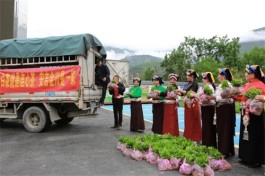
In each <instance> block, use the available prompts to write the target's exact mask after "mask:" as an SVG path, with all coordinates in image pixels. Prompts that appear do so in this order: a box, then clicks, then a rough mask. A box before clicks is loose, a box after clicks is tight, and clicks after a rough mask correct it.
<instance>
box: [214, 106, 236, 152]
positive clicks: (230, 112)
mask: <svg viewBox="0 0 265 176" xmlns="http://www.w3.org/2000/svg"><path fill="white" fill-rule="evenodd" d="M235 115H236V112H235V106H234V105H233V104H224V105H219V106H217V107H216V118H217V119H216V125H217V136H218V137H217V138H218V142H217V143H218V146H217V148H218V150H219V151H220V152H221V153H222V154H223V155H234V154H235V148H234V131H235V129H234V128H235V123H234V120H235Z"/></svg>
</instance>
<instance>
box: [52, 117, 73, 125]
mask: <svg viewBox="0 0 265 176" xmlns="http://www.w3.org/2000/svg"><path fill="white" fill-rule="evenodd" d="M73 119H74V118H73V117H72V118H62V119H60V120H56V121H54V122H55V123H56V124H57V125H59V126H62V125H67V124H68V123H70V122H72V120H73Z"/></svg>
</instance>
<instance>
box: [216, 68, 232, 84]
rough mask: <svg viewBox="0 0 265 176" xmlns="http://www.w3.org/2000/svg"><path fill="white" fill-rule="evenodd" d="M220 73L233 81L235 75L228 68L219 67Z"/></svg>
mask: <svg viewBox="0 0 265 176" xmlns="http://www.w3.org/2000/svg"><path fill="white" fill-rule="evenodd" d="M218 73H219V74H220V75H224V76H225V78H226V79H227V80H228V81H229V82H231V81H232V80H233V75H232V73H231V71H230V70H229V69H228V68H219V69H218Z"/></svg>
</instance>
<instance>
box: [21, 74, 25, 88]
mask: <svg viewBox="0 0 265 176" xmlns="http://www.w3.org/2000/svg"><path fill="white" fill-rule="evenodd" d="M20 87H25V73H21V74H20Z"/></svg>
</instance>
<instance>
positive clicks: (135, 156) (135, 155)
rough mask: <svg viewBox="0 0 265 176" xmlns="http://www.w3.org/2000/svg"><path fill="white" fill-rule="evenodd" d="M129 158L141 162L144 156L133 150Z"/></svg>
mask: <svg viewBox="0 0 265 176" xmlns="http://www.w3.org/2000/svg"><path fill="white" fill-rule="evenodd" d="M131 157H132V158H133V159H135V160H136V161H141V160H142V159H143V158H144V155H143V153H142V152H141V151H139V150H133V151H132V153H131Z"/></svg>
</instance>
